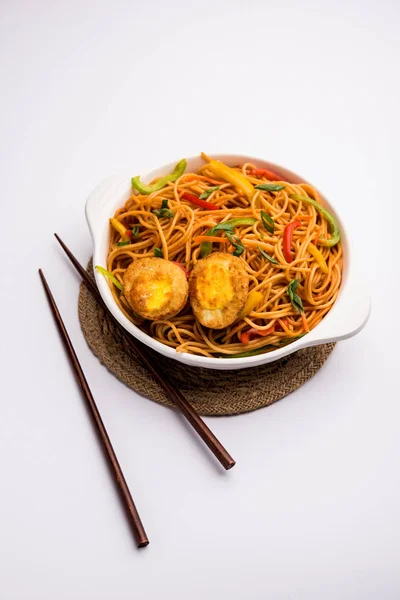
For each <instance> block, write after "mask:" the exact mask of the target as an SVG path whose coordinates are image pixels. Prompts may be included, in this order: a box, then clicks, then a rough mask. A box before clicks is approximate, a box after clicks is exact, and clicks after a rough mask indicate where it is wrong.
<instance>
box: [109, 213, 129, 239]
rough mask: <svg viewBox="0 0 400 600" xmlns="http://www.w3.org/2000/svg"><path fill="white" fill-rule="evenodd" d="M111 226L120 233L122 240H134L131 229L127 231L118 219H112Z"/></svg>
mask: <svg viewBox="0 0 400 600" xmlns="http://www.w3.org/2000/svg"><path fill="white" fill-rule="evenodd" d="M110 224H111V225H112V226H113V227H114V229H115V231H118V233H119V234H120V236H121V237H122V238H125V239H126V238H129V239H132V237H133V233H132V231H130V230H129V229H127V228H126V227H125V225H123V224H122V223H121V221H118V219H115V218H114V217H113V218H112V219H110Z"/></svg>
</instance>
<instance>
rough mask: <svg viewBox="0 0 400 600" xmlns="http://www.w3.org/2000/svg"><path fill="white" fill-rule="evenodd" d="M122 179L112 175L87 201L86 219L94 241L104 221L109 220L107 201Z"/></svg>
mask: <svg viewBox="0 0 400 600" xmlns="http://www.w3.org/2000/svg"><path fill="white" fill-rule="evenodd" d="M120 180H121V179H120V177H118V176H117V175H111V177H107V179H104V180H103V181H102V182H101V183H100V184H99V185H98V186H97V187H96V188H95V189H94V190H93V192H92V193H91V194H90V196H89V197H88V199H87V201H86V206H85V213H86V219H87V222H88V225H89V229H90V233H91V234H92V238H93V241H94V240H95V237H96V231H98V228H99V227H102V226H103V225H104V219H107V217H108V214H106V211H107V201H108V197H109V194H110V193H112V190H113V189H114V188H115V186H116V185H117V184H118V183H119V182H120Z"/></svg>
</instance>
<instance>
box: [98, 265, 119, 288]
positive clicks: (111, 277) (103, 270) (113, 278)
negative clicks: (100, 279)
mask: <svg viewBox="0 0 400 600" xmlns="http://www.w3.org/2000/svg"><path fill="white" fill-rule="evenodd" d="M96 271H98V272H99V273H101V274H102V275H104V277H108V279H109V280H110V281H112V282H113V284H114V285H115V286H116V287H117V288H118V289H119V290H121V291H122V292H123V291H124V287H123V285H122V283H120V282H119V281H118V279H117V278H116V277H114V275H113V274H112V273H110V271H107V270H106V269H103V267H99V265H96Z"/></svg>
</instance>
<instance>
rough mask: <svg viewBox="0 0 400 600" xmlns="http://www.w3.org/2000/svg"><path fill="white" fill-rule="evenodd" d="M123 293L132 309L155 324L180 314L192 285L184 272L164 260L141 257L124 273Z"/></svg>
mask: <svg viewBox="0 0 400 600" xmlns="http://www.w3.org/2000/svg"><path fill="white" fill-rule="evenodd" d="M124 294H125V297H126V299H127V300H128V302H129V304H130V305H131V306H132V308H133V310H134V311H135V312H136V313H137V314H138V315H140V316H141V317H144V318H145V319H150V320H152V321H154V320H156V319H168V318H169V317H173V316H174V315H176V314H178V313H179V312H180V311H181V310H182V309H183V307H184V306H185V304H186V301H187V299H188V294H189V286H188V282H187V279H186V275H185V273H184V272H183V270H182V269H181V268H180V267H179V266H178V265H176V264H175V263H173V262H171V261H169V260H164V259H163V258H155V257H154V258H139V259H137V260H134V261H133V262H132V263H131V264H130V265H129V267H128V268H127V269H126V271H125V273H124Z"/></svg>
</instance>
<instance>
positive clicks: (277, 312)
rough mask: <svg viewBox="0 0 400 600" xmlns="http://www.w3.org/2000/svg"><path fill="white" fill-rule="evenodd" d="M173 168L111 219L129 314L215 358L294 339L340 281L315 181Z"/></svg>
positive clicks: (120, 293)
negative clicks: (309, 182) (312, 182)
mask: <svg viewBox="0 0 400 600" xmlns="http://www.w3.org/2000/svg"><path fill="white" fill-rule="evenodd" d="M202 157H203V158H204V161H205V162H204V165H203V166H202V167H201V168H200V169H199V170H198V171H197V172H196V173H191V172H186V161H185V160H184V159H183V160H181V161H180V162H179V163H178V164H177V165H176V167H175V170H174V171H173V172H172V173H171V174H169V175H166V176H165V177H162V178H158V179H156V180H154V181H153V182H152V183H151V184H149V185H146V184H144V183H142V182H141V180H140V178H139V177H134V178H133V179H132V188H133V193H132V196H131V197H130V198H129V200H127V201H126V202H125V205H124V206H122V207H121V208H119V209H118V210H117V211H116V213H115V215H114V217H113V218H112V219H110V241H109V251H108V257H107V265H106V269H104V268H102V267H100V266H99V267H96V268H97V269H98V270H99V271H100V272H102V273H103V274H104V275H105V276H106V277H107V278H108V281H109V285H110V288H111V291H112V294H113V297H114V299H115V302H116V303H117V304H118V306H119V308H120V309H121V311H122V312H123V313H124V315H125V316H126V317H127V318H128V319H129V320H130V321H132V323H134V324H135V325H136V326H137V327H139V328H140V329H141V330H142V331H144V332H145V333H147V334H148V335H150V336H151V337H152V338H154V339H155V340H158V341H159V342H162V343H163V344H166V345H167V346H170V347H172V348H175V349H176V351H177V352H188V353H191V354H199V355H203V356H208V357H225V358H226V357H243V356H251V355H253V354H258V353H261V352H268V351H271V350H274V349H276V348H278V347H281V346H282V345H285V344H289V343H291V342H293V341H294V340H296V339H298V338H299V337H300V336H303V335H305V334H306V333H307V332H309V331H310V330H311V329H313V328H314V327H315V326H316V325H318V323H319V322H320V321H321V319H323V318H324V316H325V315H326V314H327V312H328V311H329V310H330V309H331V308H332V305H333V304H334V302H335V300H336V298H337V295H338V292H339V288H340V284H341V277H342V246H341V243H340V230H339V226H338V223H337V221H336V218H335V217H334V215H332V213H330V212H329V211H328V210H327V209H326V208H324V207H323V205H322V203H321V200H320V198H319V196H318V193H317V192H316V190H315V189H314V188H313V187H312V186H311V185H309V184H306V183H300V184H294V183H291V182H289V181H285V180H284V178H283V177H282V176H281V175H279V174H278V173H275V172H271V171H269V170H268V169H261V168H258V167H257V166H256V165H253V164H250V163H245V164H241V165H236V166H234V167H228V166H226V165H224V164H223V163H222V162H219V161H217V160H213V159H210V158H208V157H207V156H206V155H204V154H202Z"/></svg>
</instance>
